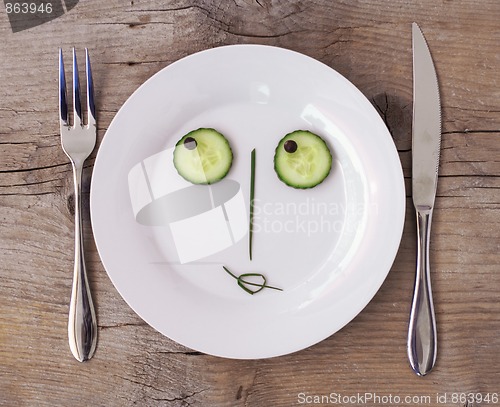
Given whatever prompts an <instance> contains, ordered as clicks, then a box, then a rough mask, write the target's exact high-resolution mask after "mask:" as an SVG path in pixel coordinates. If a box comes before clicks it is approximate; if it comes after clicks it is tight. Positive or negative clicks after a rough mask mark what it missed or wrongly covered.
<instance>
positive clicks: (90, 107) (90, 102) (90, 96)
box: [85, 48, 96, 127]
mask: <svg viewBox="0 0 500 407" xmlns="http://www.w3.org/2000/svg"><path fill="white" fill-rule="evenodd" d="M85 72H86V74H87V115H88V119H87V126H88V127H92V126H95V123H96V120H95V105H94V81H93V79H92V69H91V68H90V58H89V50H88V49H87V48H85Z"/></svg>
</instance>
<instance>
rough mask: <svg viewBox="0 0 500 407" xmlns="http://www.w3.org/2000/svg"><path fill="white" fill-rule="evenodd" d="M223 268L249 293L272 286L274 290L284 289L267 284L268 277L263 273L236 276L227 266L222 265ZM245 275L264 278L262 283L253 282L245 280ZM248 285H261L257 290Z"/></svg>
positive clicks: (246, 275)
mask: <svg viewBox="0 0 500 407" xmlns="http://www.w3.org/2000/svg"><path fill="white" fill-rule="evenodd" d="M222 268H223V269H224V270H225V271H226V273H228V274H229V275H230V276H231V277H233V278H234V279H236V280H237V281H238V285H239V286H240V287H241V288H243V290H245V291H246V292H247V293H248V294H251V295H254V294H255V293H258V292H259V291H262V290H263V289H264V288H270V289H272V290H278V291H283V289H282V288H278V287H273V286H270V285H267V284H266V283H267V279H266V277H265V276H264V275H263V274H260V273H244V274H241V275H240V276H236V275H235V274H233V273H231V272H230V271H229V269H228V268H227V267H225V266H222ZM245 277H260V278H261V279H262V283H261V284H259V283H253V282H251V281H247V280H245ZM247 286H253V287H259V288H258V289H257V290H252V289H250V288H248V287H247Z"/></svg>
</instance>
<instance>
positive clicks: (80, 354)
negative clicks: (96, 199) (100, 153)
mask: <svg viewBox="0 0 500 407" xmlns="http://www.w3.org/2000/svg"><path fill="white" fill-rule="evenodd" d="M85 67H86V74H87V75H86V76H87V116H88V118H87V124H84V122H83V115H82V106H81V103H80V81H79V80H78V66H77V63H76V52H75V49H74V48H73V117H72V118H73V124H72V125H71V124H70V122H69V117H68V103H67V98H66V77H65V75H64V63H63V54H62V49H59V124H60V130H61V144H62V148H63V150H64V152H65V153H66V155H67V156H68V157H69V159H70V161H71V166H72V168H73V182H74V187H75V264H74V271H73V285H72V289H71V300H70V306H69V321H68V339H69V347H70V349H71V353H73V356H74V357H75V358H76V359H77V360H78V361H80V362H84V361H85V360H88V359H90V358H91V357H92V356H93V354H94V351H95V348H96V344H97V321H96V314H95V310H94V304H93V302H92V296H91V294H90V288H89V283H88V279H87V270H86V267H85V257H84V247H83V228H82V217H81V207H82V197H81V192H82V172H83V163H84V162H85V160H86V159H87V157H88V156H89V155H90V153H91V152H92V150H93V149H94V147H95V142H96V119H95V106H94V90H93V82H92V72H91V69H90V59H89V53H88V50H87V48H85Z"/></svg>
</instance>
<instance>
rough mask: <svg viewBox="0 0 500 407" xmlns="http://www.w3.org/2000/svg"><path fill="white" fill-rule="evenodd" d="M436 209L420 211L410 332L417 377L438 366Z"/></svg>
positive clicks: (411, 350)
mask: <svg viewBox="0 0 500 407" xmlns="http://www.w3.org/2000/svg"><path fill="white" fill-rule="evenodd" d="M431 221H432V209H427V210H419V209H417V238H418V243H417V272H416V277H415V288H414V293H413V301H412V305H411V312H410V324H409V329H408V344H407V350H408V358H409V360H410V365H411V367H412V369H413V370H414V371H415V373H416V374H417V375H419V376H424V375H426V374H427V373H429V372H430V371H431V369H432V368H433V367H434V364H435V362H436V352H437V330H436V317H435V314H434V304H433V302H432V291H431V279H430V277H431V276H430V263H429V242H430V233H431Z"/></svg>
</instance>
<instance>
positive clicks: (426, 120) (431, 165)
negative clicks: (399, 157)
mask: <svg viewBox="0 0 500 407" xmlns="http://www.w3.org/2000/svg"><path fill="white" fill-rule="evenodd" d="M412 39H413V41H412V42H413V127H412V130H413V135H412V158H413V161H412V189H413V205H414V206H415V210H416V212H417V241H418V243H417V271H416V276H415V287H414V293H413V299H412V305H411V311H410V322H409V328H408V343H407V350H408V358H409V360H410V365H411V367H412V369H413V370H414V372H415V373H416V374H417V375H419V376H424V375H426V374H427V373H429V372H430V371H431V369H432V368H433V367H434V364H435V362H436V353H437V332H436V317H435V314H434V304H433V301H432V291H431V280H430V265H429V243H430V232H431V221H432V211H433V209H434V200H435V197H436V187H437V181H438V167H439V151H440V146H441V106H440V100H439V87H438V81H437V76H436V70H435V69H434V63H433V62H432V57H431V54H430V52H429V48H428V47H427V43H426V41H425V38H424V36H423V34H422V32H421V31H420V28H419V26H418V25H417V24H416V23H413V25H412Z"/></svg>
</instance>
